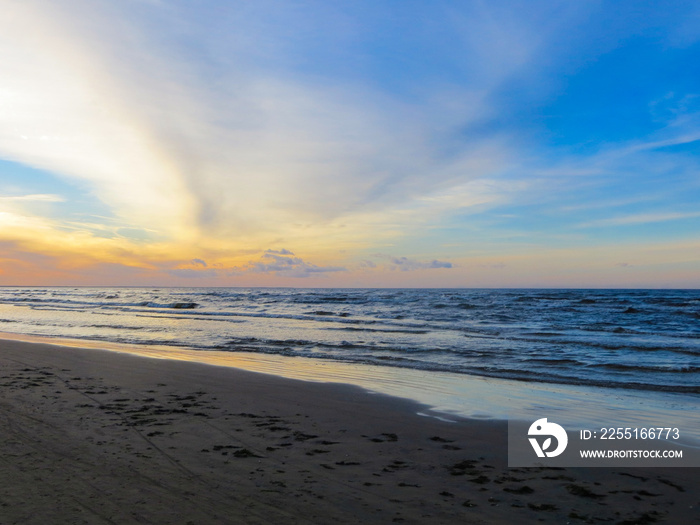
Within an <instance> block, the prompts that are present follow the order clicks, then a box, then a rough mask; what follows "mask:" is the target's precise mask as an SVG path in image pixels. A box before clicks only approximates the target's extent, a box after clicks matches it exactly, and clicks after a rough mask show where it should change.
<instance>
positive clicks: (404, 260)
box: [364, 253, 453, 272]
mask: <svg viewBox="0 0 700 525" xmlns="http://www.w3.org/2000/svg"><path fill="white" fill-rule="evenodd" d="M374 257H375V258H380V259H386V260H388V261H389V267H390V268H391V269H392V270H401V271H403V272H409V271H414V270H432V269H440V268H452V267H453V265H452V263H451V262H446V261H438V260H437V259H433V260H432V261H419V260H417V259H409V258H408V257H395V256H393V255H386V254H381V253H378V254H375V255H374ZM366 262H371V261H366ZM366 262H364V266H367V265H366ZM375 267H376V265H375Z"/></svg>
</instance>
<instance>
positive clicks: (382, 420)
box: [0, 340, 700, 524]
mask: <svg viewBox="0 0 700 525" xmlns="http://www.w3.org/2000/svg"><path fill="white" fill-rule="evenodd" d="M0 382H1V384H2V401H1V402H0V418H1V421H2V423H1V424H2V433H1V434H0V444H1V445H0V447H1V448H0V450H1V454H0V460H1V461H2V463H1V464H2V469H1V470H0V472H1V474H0V475H1V476H2V484H1V488H0V516H2V519H1V520H0V521H1V522H2V523H37V524H39V523H90V524H93V523H119V524H121V523H182V524H188V523H191V524H199V523H331V522H336V523H460V522H461V523H464V522H466V523H511V522H512V521H513V520H515V519H517V520H518V521H519V522H523V523H541V522H547V523H567V522H570V523H586V522H595V521H600V520H604V521H609V522H612V523H630V524H631V523H655V522H660V523H692V522H697V521H698V519H700V513H699V512H698V509H700V497H699V496H698V493H697V491H695V490H694V487H695V486H696V485H697V474H698V469H695V468H666V469H659V468H656V469H654V468H628V469H622V468H588V469H586V468H565V469H552V468H508V467H507V424H506V422H505V421H501V420H475V419H467V418H460V417H455V416H450V417H444V418H440V417H430V416H431V415H434V414H432V413H430V412H429V411H427V410H426V407H424V406H421V405H419V404H417V403H415V402H413V401H409V400H404V399H399V398H395V397H389V396H385V395H379V394H376V393H375V394H372V393H369V392H367V391H366V390H364V389H362V388H359V387H356V386H351V385H343V384H331V383H324V382H309V381H299V380H292V379H288V378H283V377H278V376H273V375H269V374H261V373H255V372H250V371H245V370H240V369H236V368H232V367H225V366H212V365H208V364H201V363H194V362H187V361H177V360H168V359H154V358H147V357H142V356H136V355H128V354H125V353H120V352H115V351H105V350H99V349H94V348H71V347H68V346H58V345H49V344H43V343H36V342H26V341H11V340H0ZM419 413H421V414H428V415H423V416H421V415H418V414H419Z"/></svg>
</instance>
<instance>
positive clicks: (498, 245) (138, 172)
mask: <svg viewBox="0 0 700 525" xmlns="http://www.w3.org/2000/svg"><path fill="white" fill-rule="evenodd" d="M0 35H2V36H0V78H1V79H2V80H0V109H1V110H2V111H3V115H4V118H3V122H2V123H0V246H2V247H3V251H2V252H0V284H147V285H149V284H154V285H222V286H225V285H232V286H235V285H284V286H495V287H500V286H503V287H509V286H545V287H547V286H552V287H558V286H567V287H570V286H573V287H588V286H590V287H697V286H698V283H699V282H700V279H699V277H700V239H699V238H698V234H697V232H698V231H700V208H699V207H698V205H697V203H698V202H699V201H700V169H699V168H700V166H699V162H698V160H699V155H698V153H699V151H698V144H699V143H700V142H699V141H700V86H699V85H698V84H699V82H698V79H700V56H699V55H700V6H699V5H698V4H697V3H695V2H671V3H664V4H661V3H658V2H640V1H636V2H625V1H621V2H577V3H574V2H552V1H549V2H537V1H535V2H513V1H491V2H480V1H479V2H477V1H473V2H463V1H461V2H456V1H454V2H450V1H443V2H425V1H420V2H419V1H405V2H393V1H386V2H383V1H373V2H369V1H367V2H365V1H353V2H333V3H329V2H321V1H312V2H309V1H285V2H282V1H257V2H243V1H226V2H223V1H214V0H203V1H198V2H186V1H183V0H181V1H175V0H172V1H168V0H124V1H122V2H118V3H115V2H108V1H87V0H63V1H61V2H49V1H48V0H27V1H26V2H21V3H13V4H11V5H10V6H8V7H7V12H6V16H4V17H3V20H2V21H0ZM47 261H50V263H47ZM202 263H204V264H202Z"/></svg>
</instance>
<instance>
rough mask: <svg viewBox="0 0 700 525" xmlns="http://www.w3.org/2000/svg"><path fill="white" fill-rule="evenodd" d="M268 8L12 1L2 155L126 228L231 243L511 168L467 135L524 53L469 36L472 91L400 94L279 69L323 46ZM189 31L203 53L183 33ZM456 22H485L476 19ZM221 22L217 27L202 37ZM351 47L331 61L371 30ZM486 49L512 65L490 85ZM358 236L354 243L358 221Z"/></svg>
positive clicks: (303, 231)
mask: <svg viewBox="0 0 700 525" xmlns="http://www.w3.org/2000/svg"><path fill="white" fill-rule="evenodd" d="M275 5H276V6H277V8H278V9H281V10H282V13H280V14H279V16H278V15H274V16H273V15H271V14H270V13H274V12H275V10H270V9H266V8H263V7H260V8H253V7H251V8H249V9H243V10H237V9H233V8H221V7H220V6H216V5H215V4H213V3H209V2H204V3H203V5H202V6H199V5H198V6H197V7H196V8H195V7H189V6H188V5H187V4H180V5H165V4H162V3H158V2H146V3H142V4H140V5H137V4H134V3H133V2H132V3H125V4H112V5H110V4H108V3H86V2H80V1H77V0H76V1H68V2H62V3H53V2H47V1H42V0H27V1H26V2H21V3H15V4H13V5H12V6H9V7H7V8H6V12H5V13H4V16H3V18H2V21H0V48H1V49H4V50H6V51H4V52H3V55H2V57H0V58H2V60H0V74H1V75H2V78H3V79H4V80H3V91H4V98H5V100H7V101H8V103H7V104H6V105H5V106H4V107H3V108H2V110H3V120H2V123H0V155H2V156H3V157H5V158H10V159H13V160H15V161H17V162H20V163H24V164H28V165H31V166H34V167H37V168H42V169H45V170H49V171H51V172H53V173H56V174H59V175H60V176H61V177H65V178H66V179H67V180H71V181H73V182H75V183H80V184H86V185H87V186H88V187H89V188H90V190H91V191H92V193H93V194H94V195H95V196H96V197H97V198H99V199H100V200H101V201H102V202H104V203H106V204H107V205H108V206H109V207H110V209H111V210H112V211H113V212H114V214H115V215H116V216H117V217H119V218H121V219H123V220H126V219H128V220H129V221H130V222H132V223H133V224H135V225H140V226H141V227H144V228H149V229H152V230H156V231H158V232H159V233H161V234H162V235H165V236H167V237H169V238H172V239H184V240H187V239H193V238H196V237H197V236H205V237H210V238H212V239H216V240H217V242H224V241H223V239H226V238H231V234H236V236H237V237H236V238H238V239H251V238H255V237H256V236H260V235H269V236H270V237H272V236H273V235H277V234H283V235H289V234H293V235H299V236H302V237H303V236H304V235H307V232H308V231H309V227H308V225H309V224H314V225H316V226H315V227H321V226H322V225H324V224H328V223H330V222H332V221H334V220H340V219H343V220H345V223H346V224H348V225H350V226H351V227H352V225H353V224H357V223H356V222H355V221H353V218H354V217H359V218H361V217H363V216H365V215H366V214H367V213H373V214H376V215H381V214H382V213H385V212H388V213H391V211H392V210H393V209H395V208H396V207H401V208H405V207H406V204H407V203H409V202H411V201H413V200H416V202H418V206H423V204H421V203H420V202H419V201H420V200H421V199H424V198H425V197H426V196H431V195H440V196H442V197H439V198H438V197H436V198H435V199H434V200H433V202H432V204H431V206H432V207H433V208H436V209H439V208H440V207H441V206H445V207H447V208H450V207H452V206H453V204H452V203H450V202H447V200H446V197H445V195H447V194H448V193H449V190H450V188H453V187H460V186H462V185H464V184H465V183H466V182H468V181H471V180H475V179H478V178H480V177H483V176H486V175H489V174H492V173H494V171H498V170H499V169H500V167H501V166H502V165H503V160H502V159H508V158H509V157H510V154H509V152H508V149H509V146H508V145H507V144H506V142H505V141H504V140H503V137H500V136H497V135H495V134H493V133H488V134H484V133H482V134H480V135H479V136H474V137H470V139H469V143H468V145H466V144H465V142H464V140H463V138H461V134H462V132H463V130H464V129H465V127H469V126H470V125H471V124H472V123H476V122H479V121H481V120H482V119H484V118H487V117H488V116H489V115H490V114H491V113H492V108H490V107H489V104H488V103H487V99H488V92H489V90H490V89H492V88H493V87H494V86H495V85H497V84H498V81H499V79H502V78H504V76H506V75H507V74H508V73H509V72H510V71H512V70H513V68H515V69H518V68H520V67H522V66H523V64H524V63H526V62H527V60H528V56H530V53H531V52H530V51H529V50H528V51H524V49H525V48H524V47H523V46H522V45H519V46H517V48H518V49H519V50H520V51H519V53H518V56H517V57H515V56H514V55H512V54H510V53H506V48H505V47H502V45H501V43H499V44H498V45H496V44H495V40H488V39H487V40H479V41H478V42H477V41H476V39H475V40H474V41H472V40H469V39H467V40H465V41H464V42H462V45H464V46H466V47H467V48H469V49H470V50H471V51H473V52H474V53H477V54H479V56H480V57H481V58H482V59H483V63H482V65H481V66H479V67H482V68H483V69H484V70H487V69H488V70H489V71H490V72H491V74H490V76H489V79H488V81H487V80H484V81H483V84H478V83H477V84H476V85H470V86H469V87H468V88H464V89H463V88H458V87H456V86H455V85H445V84H443V85H442V86H441V85H440V84H438V83H436V84H433V85H430V86H428V87H427V88H426V91H425V93H424V94H422V95H420V96H419V97H418V99H416V98H415V97H413V98H412V97H408V98H407V97H406V96H403V95H401V94H400V92H397V91H396V90H388V89H387V86H385V85H382V84H381V83H380V84H377V85H372V82H371V81H370V80H371V79H368V78H366V77H363V76H362V75H352V74H350V73H349V71H346V72H345V73H344V75H345V76H344V77H343V81H342V82H338V81H336V80H334V79H333V78H332V77H331V76H328V77H324V75H323V71H318V72H314V73H313V74H304V73H302V72H300V70H303V68H300V70H294V69H293V68H290V67H288V66H287V65H286V64H289V63H290V61H291V62H292V63H293V61H294V59H295V56H294V53H295V52H298V53H312V54H314V53H316V54H318V53H321V50H320V49H318V47H317V42H316V41H314V42H310V41H307V37H306V35H305V34H304V33H303V32H299V33H297V32H295V31H290V30H289V27H290V23H289V19H288V17H292V19H293V21H294V23H295V24H298V25H299V26H300V27H307V26H308V28H309V30H310V31H311V30H315V28H316V26H321V25H322V24H317V23H316V22H318V21H319V20H318V19H312V20H307V19H306V16H300V15H299V14H298V13H296V12H295V11H294V10H289V9H287V8H285V7H284V5H278V4H275ZM129 6H130V7H129ZM268 7H269V6H268ZM331 11H333V10H319V11H318V12H315V11H313V10H312V11H311V12H310V13H309V14H313V15H314V16H315V17H317V18H318V17H320V18H321V19H322V18H323V17H331V18H333V20H332V21H333V22H334V23H336V22H339V20H340V19H342V18H343V16H345V15H342V14H340V12H335V11H333V12H332V13H331ZM474 14H475V16H477V15H478V16H477V18H479V17H480V18H481V19H482V21H483V20H487V19H488V20H490V21H491V22H490V29H489V31H491V32H495V33H497V34H499V35H501V36H503V35H504V34H508V33H510V32H512V31H511V30H508V31H505V30H504V27H502V26H499V25H498V24H497V23H496V22H495V21H494V20H493V19H492V18H490V14H489V13H486V12H481V11H479V12H476V13H474ZM359 15H360V13H359V12H358V13H355V16H359ZM442 15H443V16H446V14H445V13H443V14H442ZM184 20H186V21H187V32H188V34H187V37H188V40H187V42H195V43H197V45H196V46H194V45H193V46H190V45H189V44H188V43H186V42H184V41H183V40H182V38H181V35H180V34H179V33H178V29H177V28H178V27H182V23H183V21H184ZM378 20H380V19H378ZM312 21H313V23H312ZM341 22H342V20H341ZM345 22H348V23H350V22H349V21H348V20H345ZM515 22H516V20H515V19H513V18H510V19H509V22H508V24H510V25H512V24H514V23H515ZM154 23H157V30H156V31H153V27H154V26H153V24H154ZM377 23H379V22H377ZM228 24H235V25H234V27H235V28H236V30H235V31H233V32H232V31H230V30H229V29H230V26H229V25H228ZM460 24H461V25H460V27H461V28H462V26H463V25H465V24H467V25H473V26H474V27H480V26H479V24H478V23H477V22H472V21H470V19H469V18H468V17H466V18H464V19H463V20H462V21H461V22H460ZM219 26H221V27H222V28H223V27H226V31H215V30H212V27H219ZM27 27H32V28H33V30H32V31H27V30H26V28H27ZM349 27H350V26H349ZM508 27H510V26H508ZM260 29H265V31H262V32H261V31H259V30H260ZM511 29H512V28H511ZM484 31H485V29H484ZM467 33H468V32H467ZM465 34H466V33H465ZM323 38H326V39H330V40H334V39H336V38H340V37H336V36H335V35H333V34H331V33H328V34H324V35H323ZM343 38H346V40H343V41H342V42H341V44H342V46H341V48H339V49H340V50H339V51H338V52H339V53H342V52H343V51H342V49H352V48H353V46H357V45H361V44H362V43H363V42H364V40H365V39H368V38H370V39H371V38H372V37H370V36H367V35H366V34H365V33H364V32H362V31H359V29H357V30H349V32H348V34H347V35H346V36H345V37H343ZM499 42H500V40H499ZM421 45H428V46H429V45H432V44H429V43H428V42H427V41H425V42H421ZM309 46H311V47H309ZM144 50H145V51H144ZM261 50H264V51H261ZM490 53H495V54H497V55H498V56H503V57H504V58H506V57H507V58H508V60H504V61H500V62H499V63H500V64H501V66H502V68H501V69H499V71H498V73H497V74H495V72H494V71H493V68H491V67H490V66H489V67H488V68H487V66H486V63H493V62H492V61H489V54H490ZM355 56H356V57H362V58H361V60H366V61H368V64H367V65H369V62H371V61H372V60H373V59H372V58H371V57H370V56H364V55H355ZM456 56H457V55H452V56H450V60H456V59H455V58H454V57H456ZM326 58H327V59H328V61H329V63H332V62H333V61H332V60H331V57H326ZM359 59H360V58H358V60H359ZM459 60H461V59H459ZM450 67H451V68H460V67H464V64H462V63H461V62H459V61H458V62H454V63H451V64H450ZM361 70H362V69H358V71H361ZM431 74H433V72H431ZM494 75H495V76H494ZM475 78H479V77H478V76H476V77H475ZM426 173H430V176H429V177H426V176H425V175H426ZM440 199H442V201H443V202H440ZM354 228H355V230H354V231H355V232H356V234H357V235H359V234H360V232H361V231H362V228H361V225H357V226H354Z"/></svg>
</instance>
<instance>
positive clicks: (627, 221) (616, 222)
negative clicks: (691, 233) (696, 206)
mask: <svg viewBox="0 0 700 525" xmlns="http://www.w3.org/2000/svg"><path fill="white" fill-rule="evenodd" d="M697 217H700V212H688V213H674V212H670V213H639V214H634V215H626V216H622V217H612V218H609V219H599V220H595V221H590V222H586V223H583V224H579V227H580V228H593V227H604V226H626V225H634V224H650V223H657V222H667V221H677V220H682V219H695V218H697Z"/></svg>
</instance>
